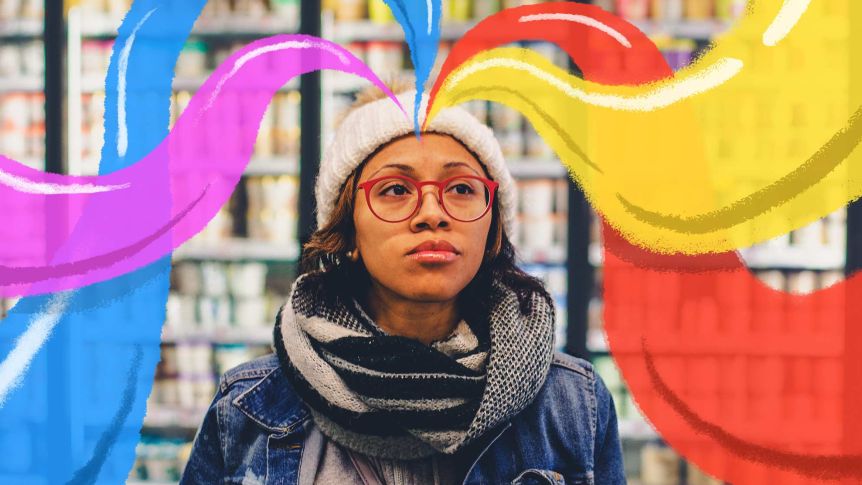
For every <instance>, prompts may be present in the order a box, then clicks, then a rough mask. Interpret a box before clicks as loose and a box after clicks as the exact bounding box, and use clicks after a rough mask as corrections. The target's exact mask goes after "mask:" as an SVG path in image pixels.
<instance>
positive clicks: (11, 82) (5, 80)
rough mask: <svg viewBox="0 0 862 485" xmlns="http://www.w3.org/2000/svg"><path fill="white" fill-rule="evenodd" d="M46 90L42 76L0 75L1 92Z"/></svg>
mask: <svg viewBox="0 0 862 485" xmlns="http://www.w3.org/2000/svg"><path fill="white" fill-rule="evenodd" d="M0 28H2V26H0ZM44 90H45V81H44V80H43V79H42V78H41V77H26V76H16V77H0V93H22V92H23V93H37V92H42V91H44Z"/></svg>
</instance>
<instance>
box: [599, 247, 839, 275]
mask: <svg viewBox="0 0 862 485" xmlns="http://www.w3.org/2000/svg"><path fill="white" fill-rule="evenodd" d="M739 253H740V256H741V257H742V259H743V260H744V261H745V264H746V266H748V268H750V269H785V270H814V271H818V270H819V271H828V270H843V269H844V266H845V264H846V259H847V257H846V253H845V251H844V249H843V248H835V249H833V248H823V247H815V248H811V247H800V246H787V247H783V248H776V247H769V246H757V247H752V248H745V249H741V250H740V251H739ZM603 260H604V254H603V248H602V246H601V245H600V244H596V243H592V244H590V248H589V261H590V264H591V265H592V266H594V267H600V266H602V263H603Z"/></svg>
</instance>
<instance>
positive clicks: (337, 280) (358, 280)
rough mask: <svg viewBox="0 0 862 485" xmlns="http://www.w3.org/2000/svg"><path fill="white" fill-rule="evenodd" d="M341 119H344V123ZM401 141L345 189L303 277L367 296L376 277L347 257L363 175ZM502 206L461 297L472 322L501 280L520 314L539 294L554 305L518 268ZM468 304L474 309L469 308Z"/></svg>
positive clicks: (318, 234) (395, 86) (402, 87)
mask: <svg viewBox="0 0 862 485" xmlns="http://www.w3.org/2000/svg"><path fill="white" fill-rule="evenodd" d="M388 87H389V88H390V90H392V92H394V93H396V94H399V93H402V92H405V91H407V90H408V89H410V88H412V84H410V83H409V82H408V81H407V80H405V79H404V78H400V79H396V80H395V81H393V82H391V83H389V84H388ZM384 97H386V94H385V93H384V92H383V91H382V90H380V89H378V88H377V87H376V86H371V87H370V88H368V89H365V90H363V91H362V92H360V93H359V94H358V95H357V96H356V100H355V102H354V103H353V105H351V107H350V109H349V110H348V111H347V114H349V113H351V112H353V111H355V110H357V109H359V108H360V107H362V106H364V105H366V104H368V103H371V102H373V101H376V100H378V99H382V98H384ZM347 114H345V115H344V116H347ZM341 119H342V120H343V118H341ZM405 136H411V135H405ZM398 139H400V138H396V139H394V140H392V141H390V142H389V143H386V144H384V145H382V146H380V147H378V148H377V149H376V150H375V151H374V152H373V153H371V154H370V155H369V156H368V157H367V158H366V159H365V160H363V161H362V163H360V164H359V166H358V167H357V168H356V169H355V170H354V171H353V172H352V173H351V174H350V175H348V177H347V179H346V180H345V181H344V184H343V185H342V187H341V191H340V193H339V196H338V200H337V201H336V203H335V207H334V209H333V212H332V216H331V218H330V220H329V221H328V222H327V223H326V224H325V225H324V226H323V227H320V228H318V229H317V230H316V231H315V232H314V233H313V234H312V235H311V237H310V239H309V241H308V242H307V243H306V244H305V245H304V246H303V251H302V258H301V260H300V267H299V270H300V274H305V273H310V272H315V271H322V272H323V273H324V274H325V275H327V276H328V277H330V278H329V279H330V283H331V284H333V285H334V288H335V289H336V291H337V292H338V293H340V294H342V295H351V296H354V297H362V296H363V295H358V294H356V291H355V290H356V289H357V288H363V287H368V285H369V283H370V275H369V274H368V271H367V270H366V269H365V266H364V264H363V263H362V262H361V261H358V262H353V261H351V260H350V259H349V258H348V257H347V252H348V251H350V250H352V249H354V248H355V245H356V241H355V234H356V228H355V227H354V224H353V211H354V208H355V206H354V200H355V194H356V191H357V189H358V187H357V185H358V183H359V176H360V174H361V173H362V169H363V168H364V167H365V164H366V163H367V162H368V161H369V160H371V159H372V158H374V156H375V155H376V154H377V153H379V152H380V150H382V149H383V148H384V147H385V146H387V145H388V144H390V143H392V142H394V141H396V140H398ZM468 151H470V153H471V154H472V155H473V156H474V157H475V158H476V160H479V161H480V164H481V165H482V168H483V170H484V171H485V174H486V176H488V177H489V178H490V176H489V175H488V173H487V169H486V168H485V165H484V163H481V162H482V161H481V159H479V157H478V156H476V154H475V153H473V151H472V150H470V149H469V148H468ZM498 201H499V198H496V197H495V198H494V203H493V205H492V207H491V227H490V230H489V232H488V240H487V242H486V244H485V254H484V257H483V259H482V264H481V265H480V266H479V270H478V271H477V273H476V275H475V276H474V277H473V279H472V280H471V281H470V283H468V285H467V286H466V287H465V288H464V289H463V290H462V291H461V293H460V294H459V295H458V306H459V310H460V311H461V312H462V315H463V316H464V317H465V318H467V319H470V318H471V317H472V318H477V319H486V318H487V315H488V312H489V311H490V310H491V308H492V306H493V303H494V302H493V301H491V296H492V294H493V292H492V291H491V289H492V288H491V286H492V284H493V281H495V280H496V281H499V282H501V283H503V284H504V285H506V286H508V287H509V288H511V289H512V290H513V291H514V292H515V294H516V295H517V297H518V303H519V307H520V311H521V313H523V314H528V313H530V312H531V311H532V303H531V302H532V296H533V294H539V295H540V296H541V297H543V298H544V299H545V300H546V301H547V302H548V304H549V305H553V298H551V296H550V294H548V291H547V290H546V289H545V287H544V285H543V283H542V281H541V280H539V279H538V278H535V277H533V276H530V275H529V274H527V273H526V272H524V271H523V270H521V269H520V268H519V267H518V266H517V263H516V253H515V247H514V246H513V245H512V243H511V241H510V240H509V237H508V235H507V234H506V231H505V229H504V228H503V224H502V220H501V214H500V208H499V202H498ZM468 302H469V304H465V303H468Z"/></svg>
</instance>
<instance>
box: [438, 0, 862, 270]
mask: <svg viewBox="0 0 862 485" xmlns="http://www.w3.org/2000/svg"><path fill="white" fill-rule="evenodd" d="M850 1H852V0H819V1H818V2H810V4H809V3H807V2H803V1H799V0H787V1H782V0H758V1H757V2H756V3H755V4H753V5H751V6H750V7H749V11H748V13H747V15H746V16H744V17H743V18H742V19H740V21H739V22H738V23H737V25H736V26H735V27H734V28H733V29H732V30H731V31H730V32H728V33H727V34H725V35H723V36H721V38H720V39H718V40H717V41H716V43H715V45H714V46H713V48H712V49H711V50H710V51H709V52H707V53H706V54H705V55H704V56H702V57H701V58H700V59H699V60H698V61H697V62H696V63H694V64H693V65H692V66H689V67H688V68H685V69H683V70H681V71H679V72H677V74H676V76H675V77H674V78H672V79H667V80H663V81H661V82H657V83H650V84H644V85H640V86H603V85H600V84H597V83H593V82H589V81H584V80H582V79H578V78H576V77H574V76H572V75H570V74H569V73H568V72H566V71H564V70H562V69H560V68H558V67H556V66H554V65H552V64H551V63H550V62H549V61H548V60H547V59H545V58H544V57H543V56H541V55H539V54H537V53H535V52H533V51H530V50H528V49H521V48H498V49H494V50H490V51H485V52H483V53H481V54H479V55H476V56H474V57H472V58H471V59H470V60H469V61H467V62H466V63H464V64H463V65H462V66H460V67H459V68H458V69H456V70H455V71H453V72H452V73H451V74H450V75H449V77H448V78H447V79H446V80H445V82H444V84H443V86H442V88H441V90H440V91H439V93H438V95H437V98H436V100H435V104H434V106H433V107H432V110H431V113H430V116H431V117H432V118H433V116H434V115H435V114H436V113H437V112H439V110H440V109H443V108H444V107H446V106H451V105H454V104H459V103H462V102H466V101H469V100H473V99H485V100H490V101H494V102H498V103H502V104H505V105H508V106H510V107H512V108H514V109H517V110H519V111H521V112H522V113H523V114H524V115H525V116H526V117H527V118H528V119H529V120H530V122H531V123H532V124H533V125H534V126H535V128H536V129H537V131H538V132H539V133H540V134H541V135H542V137H543V138H544V139H545V141H546V142H547V143H548V144H549V145H550V146H551V147H552V148H553V149H554V150H555V151H556V153H557V154H558V156H559V157H560V159H561V160H562V162H563V163H564V164H565V165H566V167H568V169H569V171H570V173H571V175H572V177H573V179H574V180H575V181H577V182H578V183H579V184H580V185H581V187H582V188H583V189H584V192H585V193H586V194H587V197H588V198H589V199H590V201H591V203H592V204H593V206H594V207H595V208H596V209H597V210H598V211H599V212H600V213H602V214H603V215H604V216H605V217H606V219H607V220H608V221H609V222H610V223H611V224H612V225H613V226H615V227H616V228H617V229H618V230H620V232H621V233H622V234H624V235H625V236H626V238H628V239H629V240H630V241H632V242H634V243H636V244H639V245H642V246H645V247H648V248H650V249H652V250H655V251H659V252H665V253H687V254H700V253H707V252H721V251H728V250H734V249H738V248H742V247H747V246H750V245H753V244H756V243H759V242H763V241H766V240H768V239H771V238H773V237H776V236H779V235H781V234H785V233H787V232H789V231H791V230H793V229H797V228H800V227H803V226H805V225H807V224H809V223H810V222H812V221H813V220H816V219H818V218H820V217H823V216H825V215H827V214H829V213H831V212H833V211H835V210H836V209H838V208H840V207H842V206H844V205H846V204H847V203H848V202H850V201H852V200H854V199H856V198H858V197H859V196H860V195H862V170H859V169H858V167H859V165H860V163H862V159H860V158H862V153H860V150H859V149H858V144H859V143H860V140H862V110H860V111H858V112H857V109H856V107H855V106H851V104H850V101H849V100H850V99H851V98H850V93H851V88H854V86H851V85H850V61H851V58H850V51H851V45H850V27H851V25H852V26H862V22H860V21H859V20H860V18H859V17H860V15H859V13H858V12H859V10H857V9H852V8H851V5H850V3H849V2H850ZM851 12H853V16H852V17H851ZM765 44H770V45H765ZM854 112H855V113H854ZM851 168H853V170H851Z"/></svg>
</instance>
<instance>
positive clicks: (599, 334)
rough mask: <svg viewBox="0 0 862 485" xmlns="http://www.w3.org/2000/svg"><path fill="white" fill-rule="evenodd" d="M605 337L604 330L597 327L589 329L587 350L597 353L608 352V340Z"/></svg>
mask: <svg viewBox="0 0 862 485" xmlns="http://www.w3.org/2000/svg"><path fill="white" fill-rule="evenodd" d="M605 338H606V337H605V332H604V331H603V330H600V329H595V328H591V329H589V330H587V350H589V351H590V352H593V353H597V354H606V353H608V342H607V340H605Z"/></svg>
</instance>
